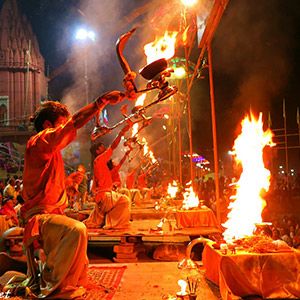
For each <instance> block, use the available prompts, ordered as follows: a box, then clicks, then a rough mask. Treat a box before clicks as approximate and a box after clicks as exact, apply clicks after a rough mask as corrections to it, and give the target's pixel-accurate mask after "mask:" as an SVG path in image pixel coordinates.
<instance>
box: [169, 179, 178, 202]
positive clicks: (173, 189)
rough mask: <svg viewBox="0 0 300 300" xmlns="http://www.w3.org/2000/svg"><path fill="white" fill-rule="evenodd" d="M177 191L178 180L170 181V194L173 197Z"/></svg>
mask: <svg viewBox="0 0 300 300" xmlns="http://www.w3.org/2000/svg"><path fill="white" fill-rule="evenodd" d="M177 191H178V186H177V182H176V181H175V180H173V182H172V183H169V185H168V194H169V195H170V197H171V198H175V196H176V194H177Z"/></svg>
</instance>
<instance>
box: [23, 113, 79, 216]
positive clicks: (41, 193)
mask: <svg viewBox="0 0 300 300" xmlns="http://www.w3.org/2000/svg"><path fill="white" fill-rule="evenodd" d="M75 136H76V129H75V127H74V124H73V120H72V119H71V118H70V119H69V120H68V121H67V122H66V123H65V124H63V125H60V126H58V127H55V128H47V129H45V130H43V131H41V132H39V133H37V134H36V135H34V136H33V137H31V138H30V139H29V141H28V142H27V145H26V151H25V165H24V173H23V192H22V195H23V198H24V200H25V203H24V205H23V206H22V208H21V215H22V216H23V217H24V218H25V219H26V220H28V219H29V218H30V217H31V216H33V215H35V214H42V213H54V212H55V213H60V214H63V211H64V209H65V207H66V205H67V203H66V198H65V197H63V195H64V192H65V170H64V162H63V159H62V155H61V152H60V151H61V150H62V149H63V148H64V147H66V146H67V145H68V144H69V143H70V142H71V141H72V140H73V139H74V138H75Z"/></svg>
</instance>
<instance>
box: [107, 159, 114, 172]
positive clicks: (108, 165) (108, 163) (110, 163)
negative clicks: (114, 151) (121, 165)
mask: <svg viewBox="0 0 300 300" xmlns="http://www.w3.org/2000/svg"><path fill="white" fill-rule="evenodd" d="M106 165H107V167H108V168H109V170H110V171H111V170H112V169H113V168H114V164H113V161H112V159H110V160H109V161H108V162H107V163H106Z"/></svg>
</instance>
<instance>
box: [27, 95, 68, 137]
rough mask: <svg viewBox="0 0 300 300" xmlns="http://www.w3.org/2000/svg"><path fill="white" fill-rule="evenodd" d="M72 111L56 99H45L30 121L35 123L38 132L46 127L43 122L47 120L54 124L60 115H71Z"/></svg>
mask: <svg viewBox="0 0 300 300" xmlns="http://www.w3.org/2000/svg"><path fill="white" fill-rule="evenodd" d="M69 116H70V113H69V111H68V109H67V107H66V106H65V105H63V104H61V103H59V102H56V101H45V102H43V103H42V104H41V106H40V107H39V108H38V109H37V110H36V111H35V113H34V115H33V116H32V117H30V121H31V122H33V123H34V127H35V130H36V131H37V132H39V131H42V130H43V129H44V127H43V124H44V122H45V121H47V120H48V121H50V122H51V123H52V124H54V123H55V121H56V120H57V119H58V118H59V117H66V118H67V117H69Z"/></svg>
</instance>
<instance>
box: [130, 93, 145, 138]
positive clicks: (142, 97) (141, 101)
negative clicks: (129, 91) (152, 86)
mask: <svg viewBox="0 0 300 300" xmlns="http://www.w3.org/2000/svg"><path fill="white" fill-rule="evenodd" d="M145 99H146V93H144V94H141V95H140V96H139V97H138V98H137V99H136V101H135V105H134V106H135V107H136V106H143V105H144V102H145ZM138 130H139V124H138V123H134V124H133V125H132V129H131V136H132V137H134V136H135V135H136V134H137V133H138Z"/></svg>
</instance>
